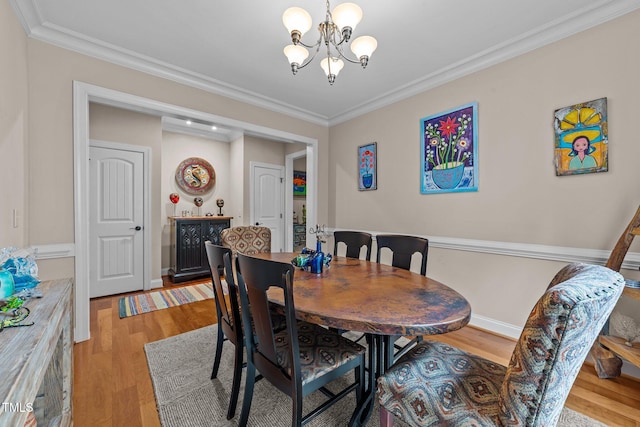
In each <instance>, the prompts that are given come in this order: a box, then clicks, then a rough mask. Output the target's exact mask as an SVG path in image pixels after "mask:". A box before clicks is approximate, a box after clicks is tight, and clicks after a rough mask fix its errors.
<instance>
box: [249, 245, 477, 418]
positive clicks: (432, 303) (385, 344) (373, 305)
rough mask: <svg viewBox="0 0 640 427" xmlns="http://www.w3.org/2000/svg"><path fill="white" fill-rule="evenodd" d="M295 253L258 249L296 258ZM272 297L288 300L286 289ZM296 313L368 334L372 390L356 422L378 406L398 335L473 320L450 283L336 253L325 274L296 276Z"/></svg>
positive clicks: (428, 331)
mask: <svg viewBox="0 0 640 427" xmlns="http://www.w3.org/2000/svg"><path fill="white" fill-rule="evenodd" d="M296 255H297V254H295V253H286V252H274V253H266V254H259V255H255V256H256V257H259V258H264V259H270V260H274V261H279V262H287V263H289V262H291V260H292V259H293V258H294V257H295V256H296ZM269 299H270V300H271V301H272V302H274V303H277V304H284V300H283V293H282V290H280V289H274V290H273V292H272V291H270V293H269ZM293 299H294V304H295V311H296V317H297V318H298V319H300V320H304V321H307V322H310V323H316V324H319V325H324V326H328V327H331V328H336V329H342V330H350V331H356V332H363V333H365V334H367V343H368V347H369V353H368V354H369V366H370V367H374V369H373V375H369V383H368V387H367V388H368V390H367V393H366V396H365V397H364V399H363V400H362V402H361V403H360V404H359V405H358V408H357V409H356V412H355V413H354V418H353V420H355V421H356V422H355V423H353V424H354V425H365V424H366V422H367V421H368V419H369V417H370V415H371V411H372V409H373V398H374V397H375V379H376V378H377V377H378V376H379V375H381V374H383V373H384V371H385V370H386V369H387V368H388V366H389V365H390V364H391V363H392V357H389V356H387V357H385V352H387V354H392V352H393V343H392V341H390V337H392V336H424V335H436V334H443V333H447V332H451V331H455V330H458V329H460V328H462V327H463V326H465V325H466V324H467V323H469V319H470V318H471V307H470V305H469V302H468V301H467V300H466V299H465V298H464V297H463V296H462V295H460V294H459V293H458V292H456V291H454V290H453V289H451V288H450V287H448V286H446V285H444V284H442V283H440V282H438V281H436V280H433V279H431V278H429V277H426V276H423V275H420V274H417V273H413V272H411V271H407V270H404V269H400V268H396V267H392V266H389V265H384V264H378V263H376V262H371V261H365V260H360V259H353V258H346V257H333V260H332V261H331V264H330V266H329V267H328V268H327V267H325V268H324V270H323V272H322V273H320V274H313V273H310V272H308V271H304V270H301V269H297V270H296V271H295V273H294V278H293Z"/></svg>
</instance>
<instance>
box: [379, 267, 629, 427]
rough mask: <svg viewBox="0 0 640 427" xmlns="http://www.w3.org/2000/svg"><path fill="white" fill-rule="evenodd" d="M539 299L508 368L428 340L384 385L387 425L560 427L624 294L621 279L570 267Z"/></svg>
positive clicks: (383, 413) (400, 363) (390, 373)
mask: <svg viewBox="0 0 640 427" xmlns="http://www.w3.org/2000/svg"><path fill="white" fill-rule="evenodd" d="M551 284H552V285H551V286H550V287H549V288H548V289H547V290H546V292H545V293H544V295H542V297H541V298H540V299H539V300H538V302H537V304H536V305H535V307H534V308H533V310H532V311H531V314H530V315H529V318H528V320H527V322H526V324H525V326H524V329H523V330H522V334H521V335H520V339H519V340H518V342H517V344H516V347H515V350H514V352H513V354H512V356H511V361H510V362H509V366H508V367H504V366H501V365H498V364H496V363H493V362H491V361H489V360H486V359H483V358H482V357H478V356H475V355H472V354H469V353H466V352H464V351H462V350H459V349H457V348H454V347H452V346H450V345H448V344H443V343H438V342H433V341H423V342H422V343H420V344H418V345H417V346H416V347H414V348H413V349H411V350H410V351H409V352H408V353H407V354H406V355H404V356H403V357H402V358H400V359H399V360H398V361H397V362H396V363H395V364H394V365H393V366H392V367H391V368H390V369H389V370H388V371H387V372H386V373H385V375H383V376H381V377H380V378H379V379H378V393H379V394H378V397H379V401H380V407H381V414H380V415H381V423H380V424H381V426H382V427H385V426H386V427H388V426H390V425H392V421H393V417H394V416H395V417H398V418H400V419H402V420H403V421H404V422H406V423H408V424H409V425H411V426H435V425H448V426H458V425H474V426H555V425H556V423H557V421H558V417H559V416H560V413H561V411H562V408H563V406H564V403H565V400H566V398H567V396H568V394H569V391H570V390H571V386H572V385H573V382H574V380H575V378H576V376H577V375H578V372H579V370H580V367H581V366H582V363H583V362H584V360H585V358H586V356H587V354H588V353H589V350H590V349H591V346H592V345H593V343H594V341H595V339H596V338H597V336H598V334H599V333H600V330H601V329H602V327H603V325H604V324H605V322H606V321H607V319H608V317H609V314H610V313H611V311H612V310H613V308H614V306H615V304H616V302H617V300H618V298H619V297H620V294H621V293H622V290H623V288H624V279H623V278H622V276H620V274H618V273H616V272H614V271H612V270H610V269H608V268H606V267H602V266H596V265H587V264H570V265H568V266H566V267H565V268H563V269H562V270H560V272H559V273H558V274H557V275H556V276H555V277H554V279H553V280H552V282H551Z"/></svg>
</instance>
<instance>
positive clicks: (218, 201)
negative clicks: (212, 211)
mask: <svg viewBox="0 0 640 427" xmlns="http://www.w3.org/2000/svg"><path fill="white" fill-rule="evenodd" d="M216 205H218V216H222V207H223V206H224V200H222V199H216Z"/></svg>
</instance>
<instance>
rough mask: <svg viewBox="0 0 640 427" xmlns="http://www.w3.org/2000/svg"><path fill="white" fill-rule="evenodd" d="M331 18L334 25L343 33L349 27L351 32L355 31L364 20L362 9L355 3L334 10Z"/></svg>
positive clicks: (344, 4) (345, 4)
mask: <svg viewBox="0 0 640 427" xmlns="http://www.w3.org/2000/svg"><path fill="white" fill-rule="evenodd" d="M331 17H332V18H333V23H334V24H336V25H337V26H338V28H340V30H341V31H342V29H344V28H345V27H349V28H351V31H354V30H355V29H356V25H358V24H359V23H360V21H361V20H362V9H360V6H358V5H357V4H354V3H342V4H339V5H338V6H336V7H335V9H333V12H331Z"/></svg>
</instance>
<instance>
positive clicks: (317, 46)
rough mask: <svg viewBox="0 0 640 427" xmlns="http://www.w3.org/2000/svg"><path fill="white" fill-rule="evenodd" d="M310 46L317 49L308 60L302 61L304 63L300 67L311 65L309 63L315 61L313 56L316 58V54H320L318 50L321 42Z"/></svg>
mask: <svg viewBox="0 0 640 427" xmlns="http://www.w3.org/2000/svg"><path fill="white" fill-rule="evenodd" d="M310 47H315V48H316V51H315V52H313V55H311V56H310V57H309V58H307V60H306V61H304V62H303V63H302V65H298V69H301V68H304V67H306V66H307V65H309V64H310V63H311V61H313V58H315V57H316V55H317V54H318V52H319V51H320V43H316V44H315V45H314V46H310Z"/></svg>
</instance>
